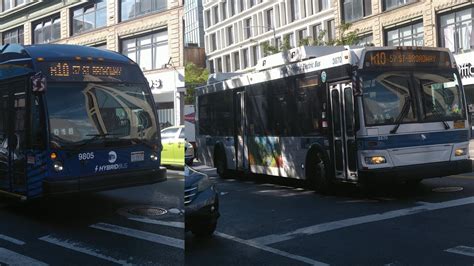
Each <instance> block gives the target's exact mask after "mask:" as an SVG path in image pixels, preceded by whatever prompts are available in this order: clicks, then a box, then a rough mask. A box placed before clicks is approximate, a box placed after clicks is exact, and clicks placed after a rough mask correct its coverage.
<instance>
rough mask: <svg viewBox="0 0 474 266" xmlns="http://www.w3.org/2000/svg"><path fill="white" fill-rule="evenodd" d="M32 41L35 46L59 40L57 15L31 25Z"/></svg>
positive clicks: (59, 24)
mask: <svg viewBox="0 0 474 266" xmlns="http://www.w3.org/2000/svg"><path fill="white" fill-rule="evenodd" d="M33 29H34V30H33V41H34V43H35V44H41V43H48V42H51V41H55V40H59V39H60V38H61V22H60V19H59V15H56V16H53V17H49V18H47V19H44V20H41V21H37V22H35V23H33Z"/></svg>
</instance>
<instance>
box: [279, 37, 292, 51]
mask: <svg viewBox="0 0 474 266" xmlns="http://www.w3.org/2000/svg"><path fill="white" fill-rule="evenodd" d="M291 48H294V47H291V44H290V35H285V37H283V42H282V44H281V47H280V51H282V52H286V51H288V50H290V49H291Z"/></svg>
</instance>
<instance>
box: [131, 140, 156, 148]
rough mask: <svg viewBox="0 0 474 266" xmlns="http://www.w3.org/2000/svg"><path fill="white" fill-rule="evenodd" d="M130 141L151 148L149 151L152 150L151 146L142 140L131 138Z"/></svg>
mask: <svg viewBox="0 0 474 266" xmlns="http://www.w3.org/2000/svg"><path fill="white" fill-rule="evenodd" d="M130 141H133V142H135V143H139V144H143V145H145V146H147V147H149V148H151V149H153V148H154V147H153V145H152V144H150V143H149V142H148V141H145V140H143V139H139V138H133V139H130Z"/></svg>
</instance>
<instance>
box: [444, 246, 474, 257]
mask: <svg viewBox="0 0 474 266" xmlns="http://www.w3.org/2000/svg"><path fill="white" fill-rule="evenodd" d="M445 251H447V252H451V253H456V254H461V255H466V256H470V257H474V248H473V247H467V246H457V247H454V248H450V249H446V250H445Z"/></svg>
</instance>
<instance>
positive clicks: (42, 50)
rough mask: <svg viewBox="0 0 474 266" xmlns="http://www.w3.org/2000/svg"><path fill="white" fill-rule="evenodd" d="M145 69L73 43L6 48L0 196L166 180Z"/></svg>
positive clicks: (0, 95)
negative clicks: (143, 71) (161, 163)
mask: <svg viewBox="0 0 474 266" xmlns="http://www.w3.org/2000/svg"><path fill="white" fill-rule="evenodd" d="M155 110H157V109H156V107H155V103H154V101H153V97H152V95H151V90H150V87H149V85H148V82H147V80H146V79H145V77H144V76H143V73H142V72H141V70H140V68H139V66H138V65H137V64H135V63H134V62H133V61H132V60H130V59H129V58H127V57H125V56H123V55H121V54H118V53H115V52H111V51H105V50H101V49H97V48H91V47H83V46H75V45H55V44H46V45H32V46H20V45H5V46H0V143H1V146H0V195H8V196H13V197H16V198H19V199H22V200H26V199H32V198H38V197H42V196H48V195H54V194H63V193H72V192H81V191H99V190H105V189H110V188H117V187H127V186H134V185H142V184H151V183H156V182H161V181H164V180H166V169H165V168H163V167H161V166H160V154H161V150H162V146H161V138H160V130H159V122H158V117H157V113H156V111H155Z"/></svg>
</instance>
